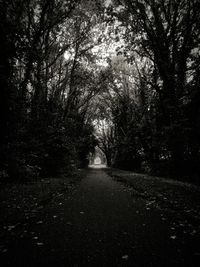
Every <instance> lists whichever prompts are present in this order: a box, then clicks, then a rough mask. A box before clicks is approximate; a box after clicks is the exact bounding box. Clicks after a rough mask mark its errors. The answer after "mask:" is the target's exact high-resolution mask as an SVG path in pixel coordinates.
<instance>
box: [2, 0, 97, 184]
mask: <svg viewBox="0 0 200 267" xmlns="http://www.w3.org/2000/svg"><path fill="white" fill-rule="evenodd" d="M83 2H84V1H76V0H74V1H63V0H62V1H56V0H46V1H43V0H25V1H21V0H15V1H1V2H0V19H1V21H0V28H1V37H0V38H1V40H0V45H1V49H0V53H1V55H0V61H1V62H0V67H1V69H0V83H1V84H0V87H1V96H0V99H1V104H0V107H1V110H0V128H1V133H2V138H1V139H0V164H1V165H0V169H1V175H3V176H9V177H12V178H13V179H17V178H20V179H21V178H29V177H37V176H38V175H45V176H46V175H49V174H50V175H55V174H56V173H57V172H58V170H59V169H60V168H61V167H63V166H65V168H68V169H70V168H72V167H73V166H78V165H81V166H82V165H84V164H86V162H87V155H88V153H89V151H91V150H93V147H94V145H95V138H94V135H93V128H92V125H91V119H90V118H89V116H88V115H87V110H88V108H89V100H90V98H91V95H93V94H95V89H96V88H95V80H96V77H95V73H94V72H93V70H91V69H90V68H89V67H88V64H86V63H87V62H92V60H93V59H92V56H91V52H90V48H91V47H90V46H91V44H90V38H91V36H92V32H91V30H92V28H93V27H94V25H95V24H96V23H98V19H97V18H96V17H94V16H93V11H94V9H95V6H94V5H91V3H90V2H89V1H88V2H87V3H86V2H84V3H83Z"/></svg>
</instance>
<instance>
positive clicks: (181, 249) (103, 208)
mask: <svg viewBox="0 0 200 267" xmlns="http://www.w3.org/2000/svg"><path fill="white" fill-rule="evenodd" d="M152 203H153V202H151V201H149V200H148V201H147V200H145V199H142V198H140V197H138V196H135V195H134V192H133V190H132V188H131V187H127V186H125V185H123V184H122V183H119V182H116V181H114V180H113V179H112V178H111V177H110V176H108V175H107V174H106V173H105V172H104V171H103V170H101V169H90V170H88V171H87V174H86V177H85V179H83V180H82V181H81V182H80V184H79V185H78V186H77V188H76V190H74V191H73V193H72V194H71V195H67V194H65V193H64V194H60V198H58V199H55V200H54V201H52V202H51V203H50V204H49V205H47V206H46V208H45V211H44V212H43V213H41V216H42V217H41V221H37V223H35V224H32V225H29V229H27V230H28V231H29V232H31V233H33V239H34V238H35V239H36V241H38V242H37V246H36V245H33V242H32V240H29V239H28V238H27V240H24V239H22V240H21V241H20V240H16V243H15V244H13V247H11V248H10V250H9V252H8V253H7V255H5V257H4V260H5V261H7V265H8V266H21V267H23V266H27V267H28V266H56V267H59V266H66V267H68V266H69V267H73V266H74V267H75V266H77V267H78V266H80V267H82V266H86V267H87V266H93V267H98V266H102V267H104V266H105V267H106V266H110V267H112V266H135V267H139V266H148V267H151V266H152V267H157V266H159V267H162V266H197V265H195V263H194V260H195V259H196V260H199V255H198V253H196V255H194V251H193V249H194V248H193V247H189V246H190V243H188V244H187V242H193V241H191V240H186V239H184V238H182V239H179V240H177V234H178V233H174V230H175V229H174V227H173V216H171V215H170V213H169V214H168V212H167V211H166V212H163V211H161V210H160V209H157V208H156V206H153V205H151V204H152ZM194 242H195V241H194ZM192 245H193V246H196V244H195V243H194V244H192ZM190 250H191V251H190ZM193 264H194V265H193ZM7 265H6V264H5V266H7Z"/></svg>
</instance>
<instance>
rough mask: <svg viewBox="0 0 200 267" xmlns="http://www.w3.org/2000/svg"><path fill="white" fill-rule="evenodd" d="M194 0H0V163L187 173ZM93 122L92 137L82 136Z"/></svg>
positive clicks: (195, 121)
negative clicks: (93, 158) (100, 156)
mask: <svg viewBox="0 0 200 267" xmlns="http://www.w3.org/2000/svg"><path fill="white" fill-rule="evenodd" d="M199 8H200V4H199V1H198V0H190V1H189V0H173V1H170V0H166V1H163V0H148V1H147V0H135V1H131V0H113V1H108V0H106V1H97V0H96V1H90V0H87V1H84V0H73V1H67V0H64V1H61V0H46V1H42V0H25V1H22V0H14V1H9V0H5V1H0V20H1V21H0V29H1V36H0V46H1V49H0V87H1V96H0V101H1V103H0V128H1V133H2V137H1V138H0V169H1V175H3V176H10V177H13V178H17V177H18V178H21V177H23V178H24V177H33V176H34V177H35V176H38V175H43V176H46V175H49V174H51V175H55V174H56V173H57V172H58V170H59V169H62V168H63V166H65V167H66V168H68V169H69V170H70V168H72V167H73V166H74V167H76V166H85V165H87V162H88V155H89V153H90V152H92V151H94V147H95V145H97V142H96V138H97V139H98V146H99V147H100V148H101V150H102V151H103V152H104V153H105V155H106V158H107V163H108V165H114V166H117V167H120V168H125V169H132V170H137V171H141V170H143V171H151V172H152V173H156V174H162V175H163V174H165V175H175V176H194V177H195V176H199V173H200V169H199V166H200V165H199V160H200V123H199V121H200V90H199V83H200V79H199V76H200V69H199V60H200V53H199V52H200V27H199V26H200V13H199V12H198V10H199ZM94 128H95V130H96V134H95V135H96V137H95V136H94Z"/></svg>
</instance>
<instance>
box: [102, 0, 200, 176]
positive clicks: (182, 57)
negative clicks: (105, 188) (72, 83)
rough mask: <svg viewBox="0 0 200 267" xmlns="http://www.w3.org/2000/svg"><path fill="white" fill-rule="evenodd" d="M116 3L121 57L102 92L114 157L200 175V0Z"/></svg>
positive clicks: (134, 165)
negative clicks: (111, 134)
mask: <svg viewBox="0 0 200 267" xmlns="http://www.w3.org/2000/svg"><path fill="white" fill-rule="evenodd" d="M113 2H115V4H112V5H110V6H109V8H108V21H109V25H110V27H112V25H113V21H115V24H117V25H118V26H117V27H116V29H115V39H116V40H117V41H118V44H119V45H118V48H117V51H118V56H117V57H115V58H113V59H112V62H111V64H110V67H109V72H110V74H109V77H107V79H108V84H107V89H108V91H107V94H105V96H104V97H103V98H104V99H105V98H106V99H109V103H108V107H112V108H111V110H110V117H109V118H108V121H109V123H108V125H109V124H110V122H112V128H114V130H113V132H114V138H113V140H112V142H111V143H112V146H113V144H114V146H113V147H114V153H113V155H114V156H113V158H112V162H113V164H114V165H116V166H120V167H123V168H128V169H135V170H141V169H142V170H144V169H145V170H150V171H151V172H153V173H157V174H166V175H176V176H189V177H190V179H191V177H192V176H193V177H195V176H197V175H199V172H200V169H199V166H200V165H199V160H200V128H199V125H200V124H199V123H200V98H199V96H200V94H199V93H200V90H199V59H200V58H199V55H200V53H199V51H200V28H199V25H200V13H199V12H198V10H199V8H200V6H199V1H196V0H193V1H188V0H181V1H178V0H173V1H168V0H167V1H162V0H150V1H146V0H136V1H131V0H122V1H113ZM107 73H108V71H107ZM111 92H112V93H111ZM104 103H105V102H104ZM107 112H108V110H107V111H106V113H107ZM109 134H110V132H109V131H107V136H109ZM100 143H101V147H102V149H103V145H102V142H100Z"/></svg>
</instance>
